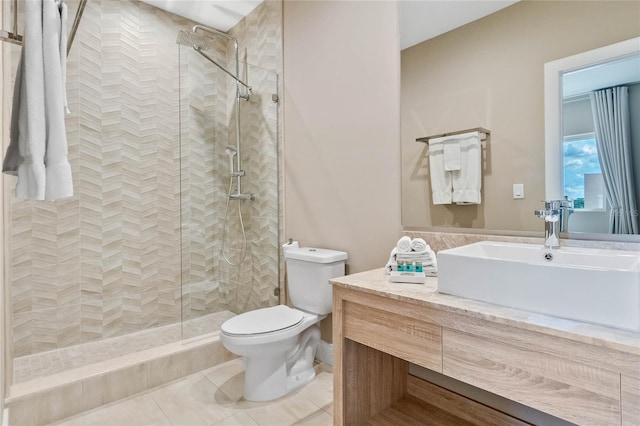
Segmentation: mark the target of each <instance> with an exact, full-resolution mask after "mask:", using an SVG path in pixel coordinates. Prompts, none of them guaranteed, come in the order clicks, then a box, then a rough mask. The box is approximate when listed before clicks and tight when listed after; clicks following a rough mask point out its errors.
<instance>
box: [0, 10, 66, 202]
mask: <svg viewBox="0 0 640 426" xmlns="http://www.w3.org/2000/svg"><path fill="white" fill-rule="evenodd" d="M65 13H66V6H64V5H63V6H62V7H61V8H59V7H58V3H57V2H56V1H55V0H33V1H27V2H25V29H24V44H23V48H22V56H21V59H20V64H19V66H18V74H17V75H16V86H15V88H14V98H13V110H12V117H11V138H10V139H11V140H10V144H9V148H8V149H7V154H6V156H5V160H4V163H3V168H2V170H3V172H5V173H9V174H13V175H17V176H18V182H17V185H16V196H17V197H18V198H21V199H25V200H55V199H59V198H66V197H71V196H72V195H73V184H72V180H71V167H70V165H69V161H68V159H67V136H66V131H65V126H64V111H65V100H64V84H63V76H64V72H63V70H62V66H63V63H62V62H63V61H61V55H63V54H64V55H66V50H65V52H64V53H63V52H61V50H60V49H61V48H62V45H61V38H63V37H66V35H65V36H62V33H65V34H66V28H64V25H65V23H66V19H63V14H65ZM65 48H66V46H65Z"/></svg>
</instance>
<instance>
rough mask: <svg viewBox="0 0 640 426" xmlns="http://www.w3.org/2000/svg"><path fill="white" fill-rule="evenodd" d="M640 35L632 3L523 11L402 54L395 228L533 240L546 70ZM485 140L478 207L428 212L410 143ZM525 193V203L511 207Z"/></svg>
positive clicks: (423, 174)
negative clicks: (483, 136)
mask: <svg viewBox="0 0 640 426" xmlns="http://www.w3.org/2000/svg"><path fill="white" fill-rule="evenodd" d="M638 35H640V2H637V1H586V2H583V1H553V2H550V1H526V0H525V1H522V2H520V3H517V4H515V5H513V6H510V7H508V8H506V9H503V10H501V11H499V12H497V13H495V14H493V15H489V16H488V17H485V18H483V19H480V20H478V21H475V22H473V23H470V24H468V25H465V26H463V27H461V28H459V29H456V30H454V31H451V32H449V33H446V34H443V35H442V36H439V37H437V38H434V39H431V40H428V41H426V42H423V43H421V44H419V45H416V46H414V47H411V48H409V49H405V50H404V51H403V52H402V73H401V81H402V92H401V99H402V110H401V115H402V225H403V226H404V227H415V228H428V227H431V226H436V227H439V226H445V227H452V226H456V227H468V228H484V229H492V230H520V231H541V230H542V229H543V226H542V223H541V222H540V220H539V219H538V218H536V217H535V216H534V215H533V210H534V209H537V208H540V207H541V205H542V204H541V200H543V199H544V105H543V103H544V90H543V87H544V75H543V68H544V63H545V62H549V61H553V60H556V59H559V58H562V57H565V56H569V55H573V54H576V53H580V52H583V51H586V50H591V49H595V48H597V47H601V46H604V45H608V44H611V43H615V42H618V41H621V40H626V39H629V38H632V37H637V36H638ZM473 127H484V128H486V129H489V130H490V131H491V138H490V141H489V144H488V148H487V149H486V150H485V155H486V160H485V164H484V167H485V168H484V172H483V176H484V177H483V194H482V195H483V203H482V204H481V205H478V206H433V205H432V204H431V201H432V199H431V186H430V183H429V173H428V153H427V147H426V145H425V144H423V143H418V142H415V139H416V138H418V137H423V136H429V135H433V134H439V133H446V132H452V131H457V130H464V129H469V128H473ZM514 183H523V184H524V187H525V188H524V189H525V197H526V198H525V199H523V200H514V199H512V185H513V184H514Z"/></svg>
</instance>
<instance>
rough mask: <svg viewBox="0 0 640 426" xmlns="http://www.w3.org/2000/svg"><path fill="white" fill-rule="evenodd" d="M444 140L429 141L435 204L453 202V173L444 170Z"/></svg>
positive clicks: (432, 193)
mask: <svg viewBox="0 0 640 426" xmlns="http://www.w3.org/2000/svg"><path fill="white" fill-rule="evenodd" d="M446 139H449V138H446ZM444 140H445V138H435V139H430V140H429V176H430V178H431V195H432V197H433V204H451V202H452V201H453V190H452V188H453V187H452V182H451V172H447V171H446V170H445V169H444V148H443V142H444Z"/></svg>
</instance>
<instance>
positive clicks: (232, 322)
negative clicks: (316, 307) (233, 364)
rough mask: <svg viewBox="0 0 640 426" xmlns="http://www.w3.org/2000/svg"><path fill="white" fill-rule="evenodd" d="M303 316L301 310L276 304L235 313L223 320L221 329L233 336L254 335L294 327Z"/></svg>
mask: <svg viewBox="0 0 640 426" xmlns="http://www.w3.org/2000/svg"><path fill="white" fill-rule="evenodd" d="M303 318H304V313H303V312H301V311H299V310H297V309H291V308H290V307H288V306H286V305H277V306H273V307H270V308H262V309H256V310H254V311H249V312H245V313H243V314H240V315H236V316H235V317H233V318H230V319H228V320H227V321H225V322H224V323H223V324H222V327H221V330H222V332H223V333H225V334H228V335H233V336H254V335H260V334H265V333H272V332H274V331H281V330H285V329H287V328H291V327H294V326H296V325H298V324H300V322H301V321H302V320H303Z"/></svg>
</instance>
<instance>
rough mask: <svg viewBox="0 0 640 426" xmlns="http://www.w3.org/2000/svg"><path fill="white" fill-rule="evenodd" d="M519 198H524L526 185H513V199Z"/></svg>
mask: <svg viewBox="0 0 640 426" xmlns="http://www.w3.org/2000/svg"><path fill="white" fill-rule="evenodd" d="M518 198H524V184H523V183H514V184H513V199H514V200H516V199H518Z"/></svg>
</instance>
